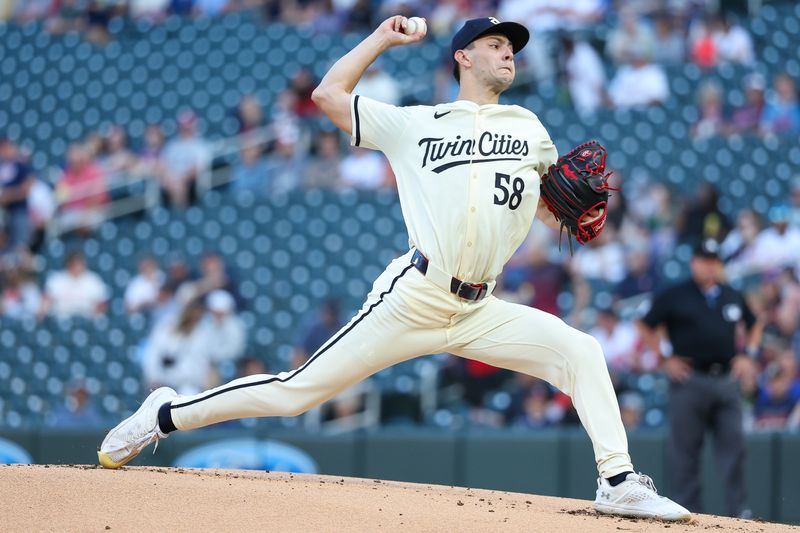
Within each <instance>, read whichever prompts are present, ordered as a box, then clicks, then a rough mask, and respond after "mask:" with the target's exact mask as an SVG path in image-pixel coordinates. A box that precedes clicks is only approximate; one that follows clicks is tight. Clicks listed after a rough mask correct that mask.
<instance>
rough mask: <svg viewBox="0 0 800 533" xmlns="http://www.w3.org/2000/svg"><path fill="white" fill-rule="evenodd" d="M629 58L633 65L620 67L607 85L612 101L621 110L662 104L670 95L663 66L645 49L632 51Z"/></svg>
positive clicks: (629, 52)
mask: <svg viewBox="0 0 800 533" xmlns="http://www.w3.org/2000/svg"><path fill="white" fill-rule="evenodd" d="M627 57H628V58H629V61H630V64H626V65H623V66H621V67H619V69H618V70H617V73H616V74H615V75H614V77H613V78H612V79H611V83H610V85H609V87H608V94H609V98H610V99H611V104H612V105H613V106H614V107H616V108H622V109H625V108H631V107H647V106H653V105H661V104H663V103H664V102H665V101H666V100H667V98H669V84H668V82H667V75H666V73H665V72H664V69H663V68H662V67H661V66H660V65H655V64H653V63H651V62H650V60H649V56H648V55H647V54H646V53H645V52H644V51H643V50H629V51H628V52H627Z"/></svg>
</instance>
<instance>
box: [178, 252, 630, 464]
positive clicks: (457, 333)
mask: <svg viewBox="0 0 800 533" xmlns="http://www.w3.org/2000/svg"><path fill="white" fill-rule="evenodd" d="M411 256H412V252H409V253H407V254H405V255H403V256H401V257H399V258H397V259H395V260H394V261H392V263H391V264H390V265H389V266H388V267H387V269H386V270H385V271H384V272H383V273H382V274H381V275H380V276H379V277H378V279H377V280H376V281H375V283H374V285H373V287H372V290H371V292H370V293H369V295H368V297H367V301H366V302H365V303H364V306H363V307H362V308H361V310H360V311H359V312H358V313H357V314H356V316H355V317H353V319H352V320H350V322H349V323H348V324H347V325H346V326H344V327H343V328H342V329H341V330H340V331H339V332H338V333H337V334H336V335H334V336H333V337H332V338H331V339H329V340H328V341H327V342H326V343H325V344H324V345H323V346H322V347H321V348H320V349H319V350H317V352H316V353H314V355H312V356H311V357H310V358H309V359H308V361H307V362H306V363H305V364H303V365H302V366H300V367H299V368H296V369H294V370H292V371H290V372H281V373H280V374H277V375H268V374H258V375H252V376H247V377H244V378H240V379H236V380H234V381H231V382H230V383H227V384H225V385H221V386H219V387H216V388H214V389H211V390H208V391H206V392H202V393H200V394H197V395H194V396H181V397H179V398H176V399H175V400H173V401H172V403H171V406H170V414H171V416H172V421H173V423H174V424H175V427H176V428H177V429H181V430H188V429H195V428H200V427H203V426H208V425H211V424H215V423H218V422H222V421H225V420H232V419H237V418H246V417H255V416H294V415H298V414H301V413H303V412H305V411H306V410H308V409H310V408H312V407H314V406H316V405H318V404H320V403H322V402H325V401H327V400H329V399H330V398H332V397H334V396H335V395H337V394H338V393H339V392H341V391H342V390H344V389H345V388H347V387H349V386H351V385H353V384H355V383H357V382H359V381H361V380H363V379H365V378H366V377H368V376H370V375H372V374H374V373H376V372H378V371H380V370H382V369H384V368H386V367H388V366H391V365H394V364H397V363H399V362H401V361H406V360H408V359H412V358H414V357H418V356H420V355H426V354H432V353H441V352H448V353H452V354H455V355H458V356H461V357H466V358H469V359H476V360H478V361H483V362H485V363H488V364H490V365H494V366H498V367H502V368H507V369H510V370H514V371H517V372H523V373H525V374H529V375H531V376H536V377H538V378H541V379H544V380H545V381H548V382H549V383H551V384H553V385H554V386H556V387H558V388H559V389H560V390H562V391H563V392H564V393H566V394H568V395H569V396H570V397H571V398H572V401H573V403H574V405H575V408H576V409H577V411H578V415H579V416H580V419H581V422H582V423H583V426H584V427H585V428H586V431H587V432H588V434H589V437H590V438H591V440H592V444H593V447H594V454H595V459H596V461H597V468H598V470H599V472H600V475H601V476H603V477H606V478H608V477H611V476H614V475H616V474H620V473H622V472H625V471H633V467H632V465H631V460H630V457H629V455H628V443H627V437H626V435H625V429H624V427H623V425H622V420H621V417H620V412H619V406H618V405H617V399H616V396H615V395H614V389H613V387H612V385H611V379H610V378H609V375H608V369H607V367H606V363H605V358H604V356H603V352H602V349H601V348H600V345H599V343H598V342H597V341H596V340H595V339H594V338H593V337H591V336H589V335H587V334H585V333H583V332H581V331H578V330H576V329H574V328H572V327H570V326H568V325H567V324H566V323H564V322H563V321H562V320H561V319H559V318H558V317H556V316H553V315H551V314H549V313H545V312H544V311H540V310H538V309H533V308H530V307H526V306H523V305H518V304H513V303H509V302H505V301H503V300H500V299H498V298H495V297H494V296H488V297H486V298H484V299H483V300H480V301H478V302H470V301H466V300H463V299H461V298H459V297H458V296H455V295H454V294H451V293H449V292H446V291H444V290H442V289H441V288H439V287H438V286H436V285H434V284H433V283H432V282H431V281H430V280H429V279H427V278H426V277H425V276H424V275H423V274H422V273H421V272H420V271H418V270H417V269H416V268H415V267H414V266H413V265H412V264H411Z"/></svg>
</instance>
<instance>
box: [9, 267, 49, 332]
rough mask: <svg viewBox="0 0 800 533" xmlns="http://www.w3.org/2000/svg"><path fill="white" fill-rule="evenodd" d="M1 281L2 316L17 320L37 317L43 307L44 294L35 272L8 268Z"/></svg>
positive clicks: (20, 268) (19, 268) (21, 268)
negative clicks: (37, 283) (38, 284)
mask: <svg viewBox="0 0 800 533" xmlns="http://www.w3.org/2000/svg"><path fill="white" fill-rule="evenodd" d="M1 281H2V283H0V287H2V291H0V316H3V317H6V318H11V319H15V320H19V319H23V318H34V317H36V316H37V314H38V313H39V309H40V308H41V305H42V292H41V291H40V290H39V287H38V286H37V285H36V280H35V276H34V275H33V272H32V271H29V270H27V269H25V268H23V267H11V268H6V269H5V270H4V271H3V272H2V280H1Z"/></svg>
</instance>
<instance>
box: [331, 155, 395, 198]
mask: <svg viewBox="0 0 800 533" xmlns="http://www.w3.org/2000/svg"><path fill="white" fill-rule="evenodd" d="M386 170H387V169H386V161H385V160H384V159H383V156H382V155H381V154H379V153H378V152H375V151H373V150H367V149H366V148H358V147H355V148H352V149H351V151H350V153H349V154H348V155H347V157H345V158H344V159H342V162H341V163H340V165H339V174H340V175H341V177H342V185H343V186H344V187H346V188H352V189H379V188H380V187H382V186H383V185H384V184H385V183H386V174H387V173H386Z"/></svg>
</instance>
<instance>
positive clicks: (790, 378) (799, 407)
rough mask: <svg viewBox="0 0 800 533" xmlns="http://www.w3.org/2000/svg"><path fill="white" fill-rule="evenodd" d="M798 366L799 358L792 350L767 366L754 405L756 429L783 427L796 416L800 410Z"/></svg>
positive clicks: (778, 428) (779, 428)
mask: <svg viewBox="0 0 800 533" xmlns="http://www.w3.org/2000/svg"><path fill="white" fill-rule="evenodd" d="M797 367H798V364H797V358H796V357H795V355H794V353H792V352H791V351H789V350H787V351H785V352H783V353H782V354H781V355H780V356H779V358H778V359H777V360H775V361H773V362H772V363H770V364H769V365H768V366H767V368H766V370H765V372H764V375H763V377H762V379H761V383H760V385H759V388H758V394H757V396H756V400H755V405H754V415H755V427H756V428H757V429H760V430H782V429H784V428H786V426H787V424H788V423H789V422H790V421H793V420H797V418H798V412H799V411H800V377H798V372H797Z"/></svg>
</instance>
